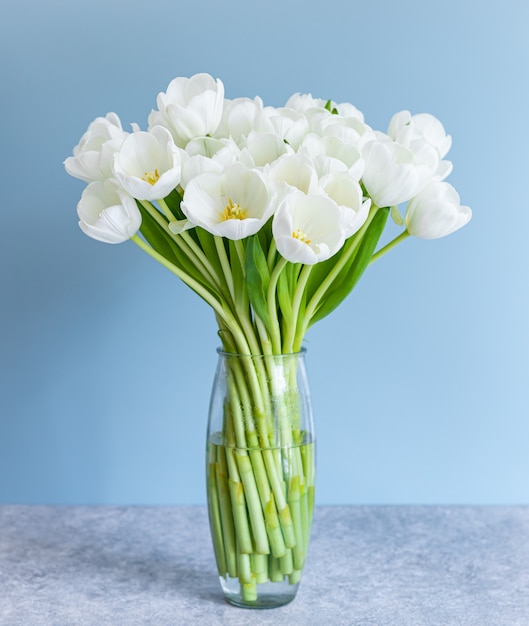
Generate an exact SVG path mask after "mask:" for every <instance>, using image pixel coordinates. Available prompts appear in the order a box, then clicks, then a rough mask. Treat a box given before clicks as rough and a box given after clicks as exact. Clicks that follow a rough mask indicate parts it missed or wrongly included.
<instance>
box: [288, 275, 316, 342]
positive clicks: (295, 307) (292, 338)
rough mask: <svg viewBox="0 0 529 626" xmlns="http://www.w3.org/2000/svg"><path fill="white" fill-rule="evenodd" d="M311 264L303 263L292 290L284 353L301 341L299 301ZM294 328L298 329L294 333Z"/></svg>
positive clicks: (301, 297) (303, 291)
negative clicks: (292, 295) (290, 322)
mask: <svg viewBox="0 0 529 626" xmlns="http://www.w3.org/2000/svg"><path fill="white" fill-rule="evenodd" d="M312 268H313V266H312V265H305V266H304V267H303V269H302V270H301V273H300V275H299V278H298V282H297V284H296V289H295V291H294V297H293V298H292V321H293V323H292V324H290V325H289V326H288V328H287V332H286V337H285V340H284V342H283V350H284V352H285V353H291V352H294V350H295V349H299V348H295V347H294V345H297V344H298V343H300V344H301V341H303V336H302V337H301V339H299V333H300V332H301V329H302V326H303V324H300V319H299V317H300V316H299V311H300V308H301V301H302V299H303V294H304V293H305V288H306V286H307V281H308V280H309V276H310V273H311V272H312ZM296 330H297V331H298V332H297V333H296Z"/></svg>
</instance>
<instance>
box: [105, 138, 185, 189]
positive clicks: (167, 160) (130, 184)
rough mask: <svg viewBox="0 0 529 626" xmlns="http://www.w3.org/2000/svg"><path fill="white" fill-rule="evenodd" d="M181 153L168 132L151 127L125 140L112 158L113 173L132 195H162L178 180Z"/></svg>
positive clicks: (176, 183)
mask: <svg viewBox="0 0 529 626" xmlns="http://www.w3.org/2000/svg"><path fill="white" fill-rule="evenodd" d="M183 155H184V153H183V151H182V150H180V148H177V147H176V145H175V143H174V141H173V138H172V137H171V134H170V133H169V131H168V130H167V129H165V128H163V127H162V126H155V127H154V128H152V129H151V130H150V132H148V133H147V132H138V133H134V134H132V135H129V137H127V139H125V141H124V142H123V145H122V146H121V149H120V150H119V152H118V153H117V154H116V156H115V159H114V168H113V169H114V175H115V177H116V179H117V180H118V182H119V184H120V185H121V186H122V187H123V189H125V190H126V191H127V192H128V193H129V194H130V195H131V196H132V197H133V198H137V199H138V200H157V199H159V198H165V197H166V196H168V195H169V194H170V193H171V191H172V190H173V189H174V188H175V187H176V186H177V185H178V184H179V183H180V178H181V163H182V157H183Z"/></svg>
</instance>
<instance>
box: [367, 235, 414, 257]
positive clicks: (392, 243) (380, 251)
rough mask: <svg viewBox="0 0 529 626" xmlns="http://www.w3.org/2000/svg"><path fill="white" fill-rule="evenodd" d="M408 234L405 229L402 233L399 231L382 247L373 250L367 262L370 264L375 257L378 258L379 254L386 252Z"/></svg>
mask: <svg viewBox="0 0 529 626" xmlns="http://www.w3.org/2000/svg"><path fill="white" fill-rule="evenodd" d="M409 236H410V233H409V232H408V231H407V230H405V231H403V232H402V233H400V235H398V236H397V237H395V239H392V240H391V241H390V242H389V243H387V244H386V245H385V246H384V247H383V248H380V250H378V251H377V252H375V254H374V255H373V256H372V257H371V261H369V263H370V264H371V263H373V262H374V261H376V260H377V259H379V258H380V257H381V256H383V255H384V254H386V252H389V251H390V250H391V249H392V248H394V247H395V246H396V245H397V244H399V243H400V242H401V241H404V240H405V239H407V238H408V237H409Z"/></svg>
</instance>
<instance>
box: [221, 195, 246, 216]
mask: <svg viewBox="0 0 529 626" xmlns="http://www.w3.org/2000/svg"><path fill="white" fill-rule="evenodd" d="M247 213H248V211H246V210H245V209H243V208H241V205H240V204H238V203H237V202H235V203H234V202H233V200H232V199H231V198H228V204H227V205H226V206H225V207H224V211H223V212H222V219H223V220H224V221H225V220H244V219H246V215H247Z"/></svg>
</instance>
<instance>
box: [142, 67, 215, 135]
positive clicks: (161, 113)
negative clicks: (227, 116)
mask: <svg viewBox="0 0 529 626" xmlns="http://www.w3.org/2000/svg"><path fill="white" fill-rule="evenodd" d="M156 103H157V105H158V109H159V110H158V111H151V114H150V115H149V128H152V127H153V126H158V125H160V126H165V127H166V128H168V129H169V130H170V131H171V133H172V134H173V138H174V140H175V142H176V143H177V145H179V146H180V147H184V146H185V144H186V143H187V142H188V141H189V140H191V139H194V138H196V137H204V136H205V135H213V134H214V133H215V131H216V130H217V128H218V126H219V124H220V121H221V118H222V109H223V105H224V85H223V84H222V81H220V80H219V79H217V80H215V79H214V78H212V77H211V76H210V75H209V74H195V75H194V76H192V77H191V78H175V79H174V80H172V81H171V82H170V83H169V86H168V87H167V91H166V92H165V93H164V92H161V93H159V94H158V98H157V100H156Z"/></svg>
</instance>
